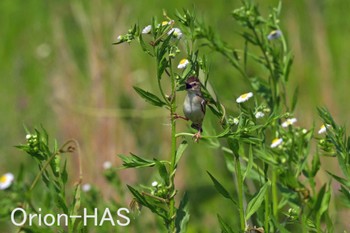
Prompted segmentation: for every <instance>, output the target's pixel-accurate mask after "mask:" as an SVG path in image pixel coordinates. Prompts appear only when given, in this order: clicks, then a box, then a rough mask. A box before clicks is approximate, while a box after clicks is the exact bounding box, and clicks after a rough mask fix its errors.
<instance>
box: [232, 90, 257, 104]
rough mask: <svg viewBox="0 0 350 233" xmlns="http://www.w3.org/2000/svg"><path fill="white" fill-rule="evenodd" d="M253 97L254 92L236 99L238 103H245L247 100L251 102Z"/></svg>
mask: <svg viewBox="0 0 350 233" xmlns="http://www.w3.org/2000/svg"><path fill="white" fill-rule="evenodd" d="M251 97H253V93H252V92H248V93H245V94H243V95H240V96H239V97H238V98H237V99H236V102H237V103H239V104H240V103H243V102H246V101H247V100H249V99H250V98H251Z"/></svg>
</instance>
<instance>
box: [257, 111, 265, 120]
mask: <svg viewBox="0 0 350 233" xmlns="http://www.w3.org/2000/svg"><path fill="white" fill-rule="evenodd" d="M264 116H265V113H263V112H260V111H259V112H256V113H255V118H256V119H259V118H262V117H264Z"/></svg>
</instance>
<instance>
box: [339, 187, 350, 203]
mask: <svg viewBox="0 0 350 233" xmlns="http://www.w3.org/2000/svg"><path fill="white" fill-rule="evenodd" d="M340 192H341V193H342V194H344V196H345V200H344V203H345V205H346V206H347V207H348V208H350V190H349V188H346V187H344V186H343V185H342V186H340Z"/></svg>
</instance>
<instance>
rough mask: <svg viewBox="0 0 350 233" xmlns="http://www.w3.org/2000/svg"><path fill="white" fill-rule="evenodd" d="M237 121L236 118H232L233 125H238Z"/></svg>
mask: <svg viewBox="0 0 350 233" xmlns="http://www.w3.org/2000/svg"><path fill="white" fill-rule="evenodd" d="M238 123H239V119H238V118H237V117H235V118H233V124H235V125H238Z"/></svg>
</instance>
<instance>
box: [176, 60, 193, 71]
mask: <svg viewBox="0 0 350 233" xmlns="http://www.w3.org/2000/svg"><path fill="white" fill-rule="evenodd" d="M188 64H190V62H189V61H188V60H187V59H186V58H184V59H182V60H181V61H180V62H179V65H178V66H177V68H178V69H185V68H186V67H187V65H188Z"/></svg>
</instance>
